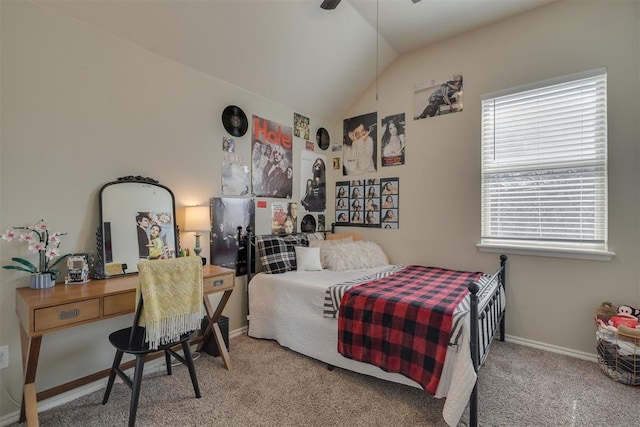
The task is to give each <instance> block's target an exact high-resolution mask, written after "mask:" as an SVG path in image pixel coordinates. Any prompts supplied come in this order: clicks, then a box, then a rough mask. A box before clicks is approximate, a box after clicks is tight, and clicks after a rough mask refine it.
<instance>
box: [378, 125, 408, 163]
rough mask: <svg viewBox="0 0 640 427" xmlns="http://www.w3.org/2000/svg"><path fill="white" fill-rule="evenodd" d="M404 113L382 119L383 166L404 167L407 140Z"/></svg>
mask: <svg viewBox="0 0 640 427" xmlns="http://www.w3.org/2000/svg"><path fill="white" fill-rule="evenodd" d="M404 125H405V121H404V113H401V114H394V115H393V116H387V117H384V118H383V119H382V138H381V139H380V142H381V145H382V159H381V162H380V163H381V164H382V166H396V165H404V150H405V145H406V139H405V134H404Z"/></svg>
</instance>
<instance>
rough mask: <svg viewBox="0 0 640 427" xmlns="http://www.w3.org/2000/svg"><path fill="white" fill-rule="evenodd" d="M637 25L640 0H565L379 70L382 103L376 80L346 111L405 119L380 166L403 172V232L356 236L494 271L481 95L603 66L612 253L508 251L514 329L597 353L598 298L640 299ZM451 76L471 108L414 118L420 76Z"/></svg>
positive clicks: (397, 251) (426, 258)
mask: <svg viewBox="0 0 640 427" xmlns="http://www.w3.org/2000/svg"><path fill="white" fill-rule="evenodd" d="M639 22H640V2H638V1H615V2H607V1H560V2H557V3H553V4H551V5H549V6H545V7H542V8H540V9H537V10H534V11H531V12H528V13H525V14H522V15H519V16H517V17H515V18H512V19H508V20H505V21H502V22H500V23H498V24H495V25H491V26H488V27H485V28H483V29H479V30H477V31H473V32H470V33H467V34H465V35H462V36H459V37H456V38H453V39H450V40H448V41H445V42H442V43H439V44H438V45H436V46H435V47H431V48H425V49H422V50H418V51H416V52H413V53H411V54H408V55H404V56H402V57H401V58H399V59H398V60H396V61H395V62H394V63H393V64H392V65H391V66H390V67H388V68H387V69H386V70H385V72H384V74H383V75H382V76H381V78H380V81H379V90H378V95H379V101H378V102H376V101H375V92H374V91H375V89H374V88H373V87H372V88H371V89H370V90H369V92H368V93H366V94H365V95H364V96H363V97H362V98H361V99H359V100H358V101H357V102H355V103H354V104H353V105H352V106H351V108H350V109H349V111H348V113H347V114H346V116H345V117H353V116H357V115H360V114H364V113H369V112H372V111H377V112H378V120H380V118H382V117H385V116H387V115H390V114H396V113H401V112H405V113H406V114H407V118H408V122H407V127H406V135H407V140H408V143H407V152H406V158H407V160H406V165H405V166H401V167H398V166H396V167H385V168H381V171H379V173H378V174H376V176H379V177H381V176H399V177H400V205H401V206H400V229H399V230H397V231H396V230H371V229H358V230H360V231H361V234H363V235H365V236H367V237H368V238H370V239H371V240H376V241H379V242H380V243H381V244H382V246H383V247H384V248H385V249H386V250H387V252H388V253H389V254H391V256H392V258H393V260H394V261H397V262H403V263H405V264H409V263H413V264H428V265H444V266H449V267H452V268H463V269H471V270H475V269H482V270H484V271H489V270H492V269H493V268H494V266H495V265H497V262H498V256H497V255H495V256H494V255H492V254H486V253H479V252H478V250H477V248H476V244H477V243H478V242H479V240H480V96H481V95H482V94H485V93H490V92H493V91H496V90H499V89H503V88H509V87H513V86H517V85H522V84H526V83H531V82H536V81H540V80H544V79H548V78H552V77H557V76H562V75H566V74H570V73H574V72H578V71H583V70H589V69H593V68H597V67H601V66H607V67H608V117H609V139H608V142H609V248H610V250H612V251H614V252H615V253H616V256H615V257H614V259H613V260H612V261H611V262H599V261H580V260H573V259H559V258H546V257H534V256H516V255H513V256H510V257H509V264H508V269H507V274H508V289H507V294H508V308H507V334H508V335H511V336H514V337H517V338H518V339H521V340H529V341H532V342H531V344H536V343H544V345H547V346H558V347H564V348H566V349H570V350H572V351H574V352H576V353H579V352H585V353H589V354H594V353H595V338H594V332H595V328H594V325H593V315H594V311H595V309H596V307H597V306H598V305H599V304H600V302H602V301H613V302H616V303H618V304H621V303H626V304H630V305H633V306H636V307H640V285H639V270H638V260H639V259H640V250H639V243H640V239H639V227H638V226H639V220H638V213H639V211H638V209H639V207H640V204H639V196H640V188H639V180H638V170H639V169H640V168H639V151H638V150H639V147H638V146H639V144H638V142H639V135H640V131H639V126H638V118H639V117H640V109H639V107H638V99H639V98H640V96H639V95H640V93H639V81H640V73H639V56H640V54H639V53H640V42H639V35H640V25H639ZM453 73H462V74H463V75H464V111H462V112H460V113H456V114H451V115H448V116H442V117H436V118H430V119H426V120H418V121H413V120H411V119H410V118H411V117H413V107H412V105H413V104H412V101H413V84H415V83H420V82H424V81H428V80H430V79H434V78H439V77H442V76H446V75H451V74H453ZM341 126H342V124H341V123H337V124H335V126H334V127H333V132H332V137H334V138H335V137H336V136H338V135H341V133H342V129H341ZM332 172H333V171H332ZM339 178H340V177H339V176H336V174H333V175H332V176H330V177H329V179H331V180H333V181H334V182H335V181H336V180H338V179H339ZM330 185H331V186H332V184H330ZM507 254H508V252H507Z"/></svg>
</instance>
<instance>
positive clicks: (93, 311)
mask: <svg viewBox="0 0 640 427" xmlns="http://www.w3.org/2000/svg"><path fill="white" fill-rule="evenodd" d="M98 317H100V299H99V298H94V299H90V300H86V301H80V302H76V303H71V304H61V305H56V306H53V307H47V308H41V309H38V310H35V313H34V329H35V332H38V331H44V330H47V329H54V328H58V327H60V326H65V325H69V324H72V323H79V322H83V321H85V320H91V319H97V318H98Z"/></svg>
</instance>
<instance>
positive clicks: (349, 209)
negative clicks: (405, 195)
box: [335, 178, 400, 228]
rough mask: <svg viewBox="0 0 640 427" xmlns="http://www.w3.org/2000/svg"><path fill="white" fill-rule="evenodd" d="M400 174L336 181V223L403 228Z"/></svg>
mask: <svg viewBox="0 0 640 427" xmlns="http://www.w3.org/2000/svg"><path fill="white" fill-rule="evenodd" d="M399 188H400V179H399V178H381V179H377V178H375V179H366V180H352V181H340V182H336V216H335V219H336V224H337V225H348V226H358V227H374V228H399V219H398V210H399V201H400V199H399V197H400V196H399Z"/></svg>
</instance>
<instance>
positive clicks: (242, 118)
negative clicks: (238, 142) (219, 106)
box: [222, 105, 249, 137]
mask: <svg viewBox="0 0 640 427" xmlns="http://www.w3.org/2000/svg"><path fill="white" fill-rule="evenodd" d="M222 125H223V126H224V128H225V129H226V131H227V132H229V133H230V134H231V135H233V136H238V137H240V136H243V135H244V134H245V133H247V129H248V128H249V123H248V121H247V116H246V115H245V114H244V111H242V109H241V108H240V107H236V106H235V105H229V106H228V107H227V108H225V109H224V111H223V112H222Z"/></svg>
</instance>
